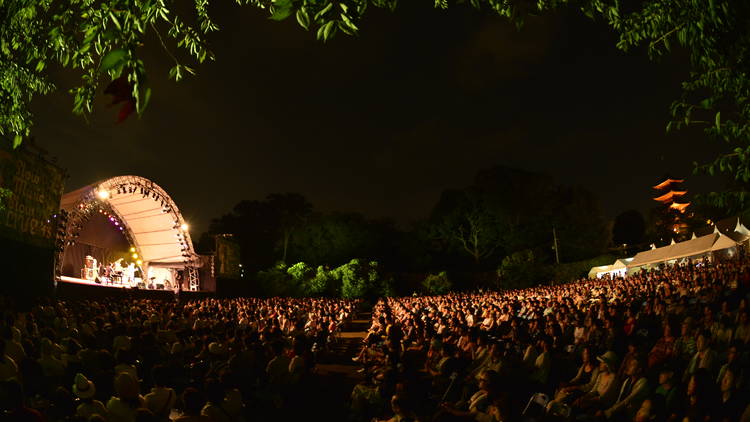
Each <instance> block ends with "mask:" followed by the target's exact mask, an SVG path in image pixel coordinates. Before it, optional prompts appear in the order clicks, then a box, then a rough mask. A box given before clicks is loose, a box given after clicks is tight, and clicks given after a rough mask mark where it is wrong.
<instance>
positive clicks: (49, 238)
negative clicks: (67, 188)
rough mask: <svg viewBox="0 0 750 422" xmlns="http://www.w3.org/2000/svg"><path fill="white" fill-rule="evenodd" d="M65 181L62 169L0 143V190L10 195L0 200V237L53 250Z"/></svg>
mask: <svg viewBox="0 0 750 422" xmlns="http://www.w3.org/2000/svg"><path fill="white" fill-rule="evenodd" d="M64 179H65V174H64V172H63V170H62V169H60V168H59V167H57V166H56V165H54V164H52V163H50V162H48V161H47V160H45V159H44V158H43V157H42V156H41V155H39V154H35V153H33V152H30V151H29V150H28V149H26V148H24V147H21V148H19V149H17V150H12V149H10V148H9V146H7V145H6V144H5V143H4V142H2V141H0V188H4V189H7V190H10V192H11V194H10V197H6V198H3V199H2V209H0V237H3V238H8V239H13V240H17V241H21V242H24V243H28V244H31V245H35V246H41V247H52V246H53V245H54V241H55V224H56V221H55V219H54V218H53V216H54V215H56V214H57V212H58V210H59V209H60V198H61V196H62V193H63V186H64Z"/></svg>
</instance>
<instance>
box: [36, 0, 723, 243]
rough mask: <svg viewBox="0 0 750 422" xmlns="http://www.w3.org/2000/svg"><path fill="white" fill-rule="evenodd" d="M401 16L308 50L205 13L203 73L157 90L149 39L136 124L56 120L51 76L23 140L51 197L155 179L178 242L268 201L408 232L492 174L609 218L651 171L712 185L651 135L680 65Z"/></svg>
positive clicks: (455, 18) (571, 18) (570, 40)
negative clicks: (52, 160)
mask: <svg viewBox="0 0 750 422" xmlns="http://www.w3.org/2000/svg"><path fill="white" fill-rule="evenodd" d="M214 3H219V2H214ZM223 3H227V4H223ZM410 3H416V2H406V1H404V2H402V4H401V5H400V7H399V9H398V10H397V11H396V12H395V13H390V12H386V11H380V10H375V9H370V10H369V11H368V13H367V16H366V17H365V21H364V22H362V24H361V25H360V29H361V35H360V36H359V37H349V36H345V35H343V34H339V35H338V36H337V37H336V38H334V39H333V40H332V41H331V42H329V43H327V44H323V43H322V42H319V41H316V40H315V37H314V32H306V31H304V30H303V29H302V28H300V27H299V26H298V25H297V23H296V21H295V20H294V18H293V17H291V18H290V19H288V20H287V21H284V22H280V23H279V22H273V21H270V20H268V19H267V14H266V12H264V11H261V10H257V9H254V8H251V7H239V6H237V5H235V4H229V2H222V5H221V6H220V7H218V6H217V7H214V9H213V15H214V16H215V19H216V22H217V23H218V24H219V26H220V28H221V30H220V31H219V32H218V33H216V34H214V35H213V36H212V37H211V38H210V39H211V42H212V46H213V50H214V52H215V54H216V57H217V60H216V61H215V62H211V63H206V64H203V65H201V66H199V67H198V68H197V70H198V75H197V76H196V77H191V78H188V79H187V80H184V81H182V82H179V83H174V82H172V81H168V80H167V73H168V68H169V65H170V62H169V59H168V57H167V56H166V54H165V53H163V52H162V50H160V49H158V48H157V43H156V42H154V40H149V42H148V43H147V47H146V48H145V52H144V58H145V59H146V66H147V69H148V71H149V77H150V82H151V86H152V87H153V90H154V92H153V96H152V100H151V104H150V105H149V108H148V110H147V111H146V113H145V115H144V116H143V117H142V118H141V119H138V118H134V117H131V118H130V119H128V120H127V121H126V122H125V123H123V124H120V125H115V124H114V121H115V117H116V113H117V109H116V108H107V107H106V105H107V97H104V96H102V97H101V98H99V99H98V101H97V104H96V107H97V111H96V112H95V114H94V115H93V116H91V117H90V119H89V122H88V123H87V122H86V121H85V120H84V119H83V118H81V117H77V116H73V115H72V113H71V112H70V110H71V108H72V98H71V97H70V96H68V95H67V94H66V93H65V91H66V90H67V89H68V88H70V87H71V86H72V83H73V82H74V79H72V78H71V77H70V76H69V75H67V74H57V75H55V80H56V81H57V82H58V83H59V86H60V88H64V89H60V90H59V91H60V92H58V93H56V94H53V95H49V96H46V97H43V98H40V99H38V100H36V101H35V103H34V111H35V113H36V127H35V129H34V136H35V139H36V142H37V144H38V145H40V146H42V147H43V148H45V149H47V150H48V151H49V152H50V153H51V154H52V155H53V156H56V157H57V158H58V160H59V161H58V163H59V164H60V165H61V166H62V167H64V168H66V169H67V170H68V172H69V174H70V178H69V179H68V181H67V185H66V190H73V189H76V188H79V187H81V186H83V185H85V184H88V183H92V182H94V181H97V180H100V179H104V178H107V177H111V176H117V175H123V174H135V175H140V176H143V177H147V178H150V179H152V180H154V181H155V182H156V183H158V184H159V185H161V186H162V187H163V188H164V189H165V190H166V191H167V192H169V193H170V194H171V195H172V197H173V199H174V200H175V201H176V203H177V205H178V206H179V207H180V209H181V210H182V212H183V216H184V217H185V219H186V220H187V221H189V222H190V223H191V225H192V229H191V231H192V232H193V235H194V236H196V235H197V234H199V233H200V232H201V231H203V230H205V229H206V228H207V226H208V223H209V221H210V219H211V218H214V217H217V216H219V215H221V214H224V213H226V212H228V211H229V210H231V208H232V206H233V205H234V204H235V203H237V202H238V201H240V200H242V199H262V198H264V197H265V196H266V195H267V194H269V193H273V192H300V193H302V194H304V195H305V196H306V197H307V198H308V200H310V201H311V202H312V203H313V205H314V206H315V208H316V209H317V210H320V211H333V210H338V211H358V212H362V213H364V214H365V215H367V216H369V217H386V216H387V217H394V218H396V219H397V221H399V222H401V223H407V222H409V221H411V220H415V219H419V218H423V217H425V216H427V214H428V213H429V211H430V209H431V208H432V206H433V205H434V204H435V203H436V202H437V200H438V198H439V195H440V193H441V191H443V190H444V189H446V188H457V187H462V186H466V185H468V184H470V183H471V181H472V178H473V176H474V175H475V173H476V172H477V171H478V170H480V169H483V168H488V167H491V166H494V165H505V166H511V167H517V168H522V169H526V170H532V171H540V172H545V173H547V174H550V175H551V176H553V177H554V178H555V180H556V181H557V182H558V183H562V184H567V185H578V186H583V187H585V188H587V189H589V190H591V191H593V192H595V193H596V194H598V195H599V197H600V198H601V200H602V203H603V205H604V209H605V211H606V213H607V216H608V217H610V218H612V217H614V216H615V215H617V214H618V213H620V212H622V211H625V210H627V209H631V208H636V209H639V210H642V211H644V212H645V211H646V210H647V209H648V208H649V207H651V206H653V204H654V203H653V201H651V200H650V196H649V194H650V193H651V192H650V190H649V189H650V188H649V187H650V186H651V185H653V184H655V183H656V182H657V180H658V179H659V177H661V176H662V175H663V174H665V173H670V174H672V175H675V176H682V177H687V178H688V179H687V182H686V185H685V187H687V188H688V189H689V190H690V191H691V193H693V192H697V191H705V190H707V189H720V188H721V186H720V185H718V182H716V181H710V180H706V178H702V177H697V176H692V175H691V174H692V162H693V161H695V160H699V161H703V160H705V159H707V158H709V157H712V156H713V155H714V154H715V151H716V148H717V146H716V145H713V144H712V143H711V142H710V141H705V140H703V137H702V135H701V134H700V133H687V132H683V133H678V134H670V135H667V134H666V133H665V126H666V121H667V118H668V110H669V104H670V103H671V101H672V100H673V99H675V98H677V96H678V94H679V92H680V91H679V83H680V81H681V80H682V79H683V78H684V77H685V76H686V75H687V73H688V71H689V68H688V64H687V60H686V58H685V57H684V55H683V54H680V53H679V52H678V53H676V54H674V55H673V56H672V57H669V58H667V59H665V60H661V62H659V63H654V62H651V61H649V60H648V58H647V56H646V53H645V51H643V50H641V51H633V52H629V53H623V52H621V51H618V50H616V49H615V47H614V45H615V41H616V40H615V38H614V35H612V34H611V33H610V32H609V30H608V28H606V26H605V25H604V24H603V23H594V22H592V21H589V20H586V19H585V18H583V17H579V16H578V14H577V13H573V12H567V11H562V12H559V13H556V14H554V15H548V16H545V17H543V18H533V19H531V20H530V21H529V22H528V23H527V25H526V26H525V27H524V28H523V29H522V30H521V31H520V32H519V31H516V29H515V27H513V26H511V25H509V24H508V23H507V21H506V20H504V19H502V18H500V17H497V16H495V15H493V14H491V13H490V12H487V11H485V12H478V11H474V10H472V9H470V8H468V7H454V8H453V9H450V10H448V11H442V10H435V9H432V7H431V4H430V2H421V3H423V4H421V5H414V4H410Z"/></svg>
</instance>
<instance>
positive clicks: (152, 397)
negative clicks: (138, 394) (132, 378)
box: [143, 365, 177, 422]
mask: <svg viewBox="0 0 750 422" xmlns="http://www.w3.org/2000/svg"><path fill="white" fill-rule="evenodd" d="M151 372H152V374H153V375H152V379H153V385H154V386H153V387H152V388H151V392H150V393H148V394H146V396H145V397H144V398H143V400H144V403H145V407H146V408H147V409H149V410H150V411H151V413H152V415H153V417H154V419H155V420H157V421H159V422H167V421H169V415H170V414H171V413H172V409H173V408H174V405H175V403H176V402H177V394H176V393H175V391H174V389H172V388H170V387H168V385H169V383H170V380H169V373H168V368H167V367H166V366H164V365H156V366H154V368H153V369H152V370H151Z"/></svg>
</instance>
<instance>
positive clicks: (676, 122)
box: [0, 0, 750, 197]
mask: <svg viewBox="0 0 750 422" xmlns="http://www.w3.org/2000/svg"><path fill="white" fill-rule="evenodd" d="M236 2H237V3H238V4H240V5H248V6H253V7H257V8H261V9H265V10H267V11H268V13H269V14H270V18H271V19H273V20H284V19H288V18H291V17H292V16H293V17H294V19H296V21H297V22H298V23H299V25H300V26H301V27H303V28H304V29H306V30H309V31H312V32H314V33H315V35H316V37H317V38H318V39H320V40H323V41H327V40H329V39H331V37H333V36H334V35H336V34H337V33H339V32H343V33H345V34H348V35H356V34H357V32H358V31H359V27H358V25H359V24H360V22H361V21H362V19H363V18H364V16H365V13H366V11H367V9H368V7H369V6H374V7H380V8H387V9H391V10H394V9H395V8H396V6H397V0H236ZM467 5H470V6H471V7H474V8H478V9H483V10H488V11H491V12H492V13H496V14H498V15H500V16H503V17H506V18H508V19H509V20H511V21H512V22H513V23H515V24H517V25H519V26H520V25H522V24H523V21H524V20H525V19H526V18H528V17H530V16H533V15H536V14H541V13H545V12H549V11H551V10H555V9H559V8H562V7H575V8H578V9H580V10H581V11H582V12H583V13H584V14H586V15H587V16H589V17H591V18H592V19H598V20H601V21H603V22H606V24H608V25H609V26H610V27H611V28H612V29H613V30H614V31H615V32H616V33H617V35H618V36H619V41H618V43H617V47H618V48H620V49H622V50H629V49H633V48H635V47H639V46H643V47H646V49H647V50H648V53H649V55H650V56H651V57H654V58H655V57H658V56H661V55H664V54H666V53H668V52H669V51H670V50H671V49H672V48H673V46H675V45H679V46H681V47H683V48H684V49H685V50H686V51H687V52H688V53H689V57H690V61H691V71H690V74H689V77H688V79H687V80H686V81H685V82H684V83H683V86H682V87H683V92H682V95H681V97H680V98H679V99H677V100H676V101H675V102H674V103H673V104H672V107H671V112H672V121H671V122H670V123H669V125H668V129H677V128H683V127H686V126H697V127H700V128H702V129H704V130H705V132H706V134H707V135H709V136H710V137H711V138H716V139H720V140H723V141H726V142H727V143H728V144H729V145H730V146H729V148H728V152H727V153H726V154H723V155H721V156H719V157H718V158H716V159H715V160H714V161H712V162H709V163H707V164H705V165H704V168H705V169H706V170H707V171H708V172H709V173H712V174H713V173H714V172H716V171H721V172H728V173H730V174H732V175H733V176H734V177H735V179H736V180H737V181H738V182H742V183H748V182H750V126H749V125H748V121H749V120H750V104H748V98H749V97H750V95H749V94H750V81H749V80H748V63H750V60H748V54H750V48H748V47H749V46H750V2H748V1H747V0H645V1H639V2H633V1H624V0H538V1H536V2H533V1H529V0H468V1H467V0H464V1H462V0H455V1H449V0H435V1H434V6H435V7H437V8H443V9H447V8H448V7H449V6H464V7H465V6H467ZM186 10H187V8H185V7H183V5H182V4H180V7H179V11H180V12H178V7H177V2H176V1H174V0H143V1H129V0H68V1H65V2H54V1H52V0H0V100H2V101H0V135H6V136H12V137H14V139H15V143H16V144H18V143H20V142H21V140H22V137H23V136H27V135H29V133H30V129H31V127H32V124H33V116H32V115H31V113H30V111H29V106H30V103H31V100H32V99H33V97H34V96H35V95H38V94H45V93H47V92H50V91H51V90H53V89H54V88H55V87H54V86H53V85H52V84H51V83H50V81H49V78H48V76H47V69H49V67H50V66H53V65H59V66H62V67H64V68H70V69H75V70H77V71H79V72H80V76H81V83H80V85H79V86H77V87H75V88H73V89H71V93H72V95H73V98H74V101H73V111H74V112H75V113H77V114H86V113H90V112H91V109H92V102H93V98H94V94H95V93H96V92H97V90H98V89H99V87H100V83H102V82H103V80H105V81H106V79H110V80H118V78H119V80H120V81H121V82H126V84H125V86H126V88H127V92H126V95H125V96H122V95H120V98H116V100H117V101H123V102H124V103H125V105H124V106H123V110H121V117H122V115H124V116H125V117H127V114H129V112H130V111H132V110H135V111H137V112H138V113H142V112H143V110H144V109H145V108H146V105H147V104H148V100H149V97H150V95H151V91H150V89H149V87H148V83H147V80H146V70H145V69H146V67H145V64H144V62H143V60H142V59H141V58H140V57H141V56H140V55H141V53H142V51H141V47H142V46H143V44H144V42H145V40H146V39H147V38H148V39H156V40H158V42H159V43H160V44H161V46H162V47H163V48H164V50H165V53H166V54H167V55H168V56H169V57H171V58H172V59H173V60H174V65H173V66H172V68H171V70H170V72H169V74H170V76H171V77H172V78H173V79H175V80H180V79H181V78H182V77H184V76H185V75H186V74H193V73H194V70H193V69H194V66H195V65H196V64H198V63H201V62H203V61H205V60H213V59H214V56H213V54H212V53H211V50H210V49H209V46H208V43H207V41H206V37H207V36H208V35H209V34H210V33H211V32H212V31H216V30H217V29H218V27H217V25H216V24H215V23H214V22H213V21H212V20H211V17H210V15H209V7H208V0H193V1H192V7H191V8H190V10H188V11H186ZM178 51H181V52H182V54H178ZM185 53H186V54H185ZM178 56H179V57H183V56H187V57H189V59H188V60H187V62H182V61H180V60H178V58H177V57H178ZM111 91H112V90H111ZM111 91H110V93H113V92H111ZM113 94H115V95H117V94H116V93H113ZM737 193H738V194H739V195H742V196H743V197H744V190H743V189H739V190H738V192H737Z"/></svg>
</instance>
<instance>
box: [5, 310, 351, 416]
mask: <svg viewBox="0 0 750 422" xmlns="http://www.w3.org/2000/svg"><path fill="white" fill-rule="evenodd" d="M357 305H358V302H357V301H352V300H341V299H313V298H308V299H290V298H284V299H282V298H272V299H252V298H241V299H210V298H209V299H201V300H188V301H179V300H175V301H157V300H125V299H111V300H102V301H78V302H73V301H58V300H48V301H46V302H44V303H42V304H41V305H39V306H36V307H34V308H33V309H30V310H27V311H22V310H17V309H14V306H13V303H12V302H11V301H10V300H8V299H0V306H1V307H2V317H3V319H2V321H1V322H0V356H1V357H2V361H0V381H1V384H0V408H2V409H3V414H2V415H1V416H2V417H1V419H2V420H3V421H6V420H7V421H43V420H46V421H109V422H119V421H123V422H131V421H168V420H170V419H171V420H177V421H180V422H189V421H217V422H224V421H244V420H247V421H250V420H257V419H258V418H267V419H269V420H270V419H276V420H285V419H288V418H290V417H291V416H290V415H291V413H293V412H291V413H290V409H299V408H300V406H299V404H300V403H302V402H303V401H304V400H305V398H306V397H307V396H308V395H306V394H304V392H305V391H306V390H307V389H309V388H310V378H311V373H312V371H313V370H314V366H315V357H316V353H317V351H319V350H323V349H325V348H326V345H327V344H328V343H329V342H330V341H331V339H332V338H333V336H334V335H335V333H336V332H337V330H338V329H339V326H340V325H341V324H342V323H343V322H344V321H345V320H347V319H348V318H349V317H350V315H351V314H352V312H354V311H355V310H356V307H357Z"/></svg>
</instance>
